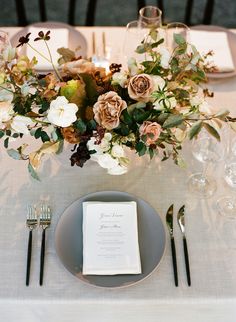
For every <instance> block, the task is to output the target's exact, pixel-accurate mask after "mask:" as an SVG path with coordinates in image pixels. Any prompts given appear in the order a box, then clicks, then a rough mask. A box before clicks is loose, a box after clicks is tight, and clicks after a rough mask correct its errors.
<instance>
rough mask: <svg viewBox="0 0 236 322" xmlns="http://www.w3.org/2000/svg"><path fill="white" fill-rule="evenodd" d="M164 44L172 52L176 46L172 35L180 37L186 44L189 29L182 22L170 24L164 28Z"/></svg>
mask: <svg viewBox="0 0 236 322" xmlns="http://www.w3.org/2000/svg"><path fill="white" fill-rule="evenodd" d="M165 30H166V43H167V47H168V48H169V49H170V50H171V51H173V50H174V49H175V48H176V47H177V46H178V45H177V44H176V42H175V40H174V35H175V34H177V35H181V36H182V37H183V38H184V39H185V41H186V42H187V41H188V39H189V31H190V29H189V27H188V26H187V25H185V24H184V23H182V22H171V23H169V24H167V26H166V29H165Z"/></svg>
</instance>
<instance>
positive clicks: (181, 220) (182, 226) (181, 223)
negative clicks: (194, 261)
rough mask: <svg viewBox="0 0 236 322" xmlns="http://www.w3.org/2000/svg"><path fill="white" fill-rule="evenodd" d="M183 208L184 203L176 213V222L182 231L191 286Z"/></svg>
mask: <svg viewBox="0 0 236 322" xmlns="http://www.w3.org/2000/svg"><path fill="white" fill-rule="evenodd" d="M184 210H185V205H183V206H182V207H181V208H180V209H179V212H178V215H177V221H178V224H179V227H180V230H181V232H182V236H183V246H184V259H185V268H186V275H187V281H188V286H191V275H190V267H189V258H188V246H187V240H186V236H185V220H184Z"/></svg>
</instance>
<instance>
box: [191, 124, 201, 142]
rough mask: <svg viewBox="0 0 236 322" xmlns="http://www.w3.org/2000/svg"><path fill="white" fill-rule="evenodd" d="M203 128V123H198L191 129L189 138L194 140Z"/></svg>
mask: <svg viewBox="0 0 236 322" xmlns="http://www.w3.org/2000/svg"><path fill="white" fill-rule="evenodd" d="M201 128H202V121H197V122H196V123H194V124H193V126H192V127H191V129H190V130H189V138H190V140H192V139H193V138H194V137H195V136H196V135H198V133H199V132H200V131H201Z"/></svg>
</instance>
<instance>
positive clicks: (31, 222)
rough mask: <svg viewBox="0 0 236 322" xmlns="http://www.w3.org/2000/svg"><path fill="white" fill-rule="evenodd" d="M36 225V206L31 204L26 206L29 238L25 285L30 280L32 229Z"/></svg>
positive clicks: (27, 284)
mask: <svg viewBox="0 0 236 322" xmlns="http://www.w3.org/2000/svg"><path fill="white" fill-rule="evenodd" d="M37 225H38V217H37V212H36V208H35V207H32V206H28V213H27V217H26V226H27V227H28V228H29V238H28V252H27V267H26V286H29V280H30V265H31V253H32V236H33V229H35V228H36V227H37Z"/></svg>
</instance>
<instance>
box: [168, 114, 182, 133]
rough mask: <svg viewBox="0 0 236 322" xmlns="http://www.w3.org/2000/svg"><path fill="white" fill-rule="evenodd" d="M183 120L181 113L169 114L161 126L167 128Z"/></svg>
mask: <svg viewBox="0 0 236 322" xmlns="http://www.w3.org/2000/svg"><path fill="white" fill-rule="evenodd" d="M183 121H184V117H183V115H182V114H176V115H170V116H169V117H168V118H167V119H166V120H165V122H164V124H163V128H165V129H169V128H171V127H175V126H178V125H180V124H181V123H182V122H183Z"/></svg>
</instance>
